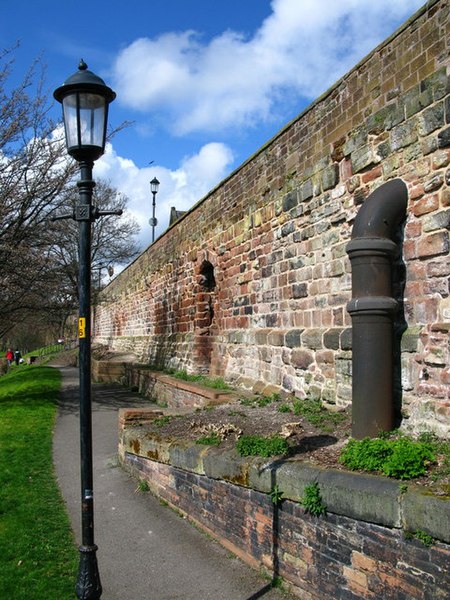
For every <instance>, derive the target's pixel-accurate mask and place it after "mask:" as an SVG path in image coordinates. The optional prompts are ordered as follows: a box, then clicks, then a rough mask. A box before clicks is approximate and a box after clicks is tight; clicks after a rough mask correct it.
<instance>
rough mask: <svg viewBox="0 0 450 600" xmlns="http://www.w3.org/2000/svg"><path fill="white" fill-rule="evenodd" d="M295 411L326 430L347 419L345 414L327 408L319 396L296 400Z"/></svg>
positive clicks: (294, 403) (312, 423)
mask: <svg viewBox="0 0 450 600" xmlns="http://www.w3.org/2000/svg"><path fill="white" fill-rule="evenodd" d="M293 411H294V414H295V415H299V416H302V417H304V418H305V419H306V420H307V421H308V422H309V423H311V425H314V426H315V427H319V428H321V429H326V430H328V429H330V428H332V427H333V426H335V425H338V424H339V423H341V422H342V421H343V420H344V419H345V415H343V414H342V413H333V412H330V411H329V410H327V409H326V408H325V407H324V406H323V405H322V402H321V401H320V400H319V399H318V398H305V399H304V400H294V402H293Z"/></svg>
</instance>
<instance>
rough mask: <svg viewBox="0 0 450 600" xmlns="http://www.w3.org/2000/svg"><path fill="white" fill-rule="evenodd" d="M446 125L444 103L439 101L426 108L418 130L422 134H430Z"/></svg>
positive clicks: (420, 118) (421, 116)
mask: <svg viewBox="0 0 450 600" xmlns="http://www.w3.org/2000/svg"><path fill="white" fill-rule="evenodd" d="M443 125H444V103H443V102H439V103H438V104H435V105H433V106H431V107H430V108H428V109H427V110H424V111H423V113H422V114H421V115H420V117H419V121H418V131H419V134H420V135H429V134H430V133H432V132H433V131H435V130H436V129H439V128H440V127H443Z"/></svg>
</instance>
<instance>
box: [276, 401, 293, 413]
mask: <svg viewBox="0 0 450 600" xmlns="http://www.w3.org/2000/svg"><path fill="white" fill-rule="evenodd" d="M278 412H280V413H288V412H291V406H290V405H289V404H286V403H283V404H280V406H279V407H278Z"/></svg>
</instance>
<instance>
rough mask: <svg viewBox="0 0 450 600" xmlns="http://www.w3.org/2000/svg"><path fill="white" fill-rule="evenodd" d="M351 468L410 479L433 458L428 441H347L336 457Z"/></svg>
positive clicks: (377, 439) (424, 469)
mask: <svg viewBox="0 0 450 600" xmlns="http://www.w3.org/2000/svg"><path fill="white" fill-rule="evenodd" d="M339 460H340V462H342V463H343V464H344V465H345V466H346V467H348V468H349V469H352V470H362V471H378V472H380V473H382V474H383V475H386V476H388V477H394V478H396V479H413V478H414V477H420V476H421V475H424V474H425V473H426V470H427V467H428V465H429V464H431V463H433V462H434V461H435V460H436V454H435V451H434V449H433V446H432V444H430V443H426V442H420V441H417V442H416V441H413V440H411V439H410V438H407V437H399V438H398V439H380V438H376V439H370V438H365V439H363V440H353V439H352V440H350V441H349V442H348V444H347V446H346V447H345V448H344V449H343V450H342V452H341V456H340V458H339Z"/></svg>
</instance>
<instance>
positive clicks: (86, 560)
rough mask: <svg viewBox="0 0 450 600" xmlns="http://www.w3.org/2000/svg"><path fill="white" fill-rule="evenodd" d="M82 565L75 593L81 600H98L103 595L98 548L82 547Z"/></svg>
mask: <svg viewBox="0 0 450 600" xmlns="http://www.w3.org/2000/svg"><path fill="white" fill-rule="evenodd" d="M79 550H80V565H79V569H78V581H77V584H76V586H75V592H76V594H77V598H79V600H98V599H99V598H100V597H101V595H102V584H101V583H100V574H99V571H98V565H97V556H96V552H97V546H96V545H95V544H94V545H93V546H80V548H79Z"/></svg>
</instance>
